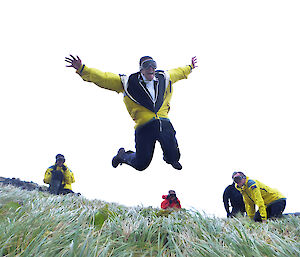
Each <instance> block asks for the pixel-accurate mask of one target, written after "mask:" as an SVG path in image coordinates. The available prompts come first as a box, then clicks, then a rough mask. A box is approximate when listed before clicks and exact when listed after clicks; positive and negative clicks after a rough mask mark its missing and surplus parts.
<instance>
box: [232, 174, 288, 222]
mask: <svg viewBox="0 0 300 257" xmlns="http://www.w3.org/2000/svg"><path fill="white" fill-rule="evenodd" d="M232 179H233V181H234V182H235V184H236V188H237V189H238V190H239V191H240V192H241V193H242V195H243V199H244V203H245V207H246V212H247V215H248V216H249V217H250V218H251V219H254V221H263V222H265V221H266V220H267V218H278V217H281V216H282V212H283V211H284V209H285V205H286V198H285V197H284V196H283V195H282V194H281V193H280V192H279V191H278V190H277V189H273V188H270V187H268V186H266V185H265V184H263V183H261V182H259V181H258V180H252V179H249V178H248V177H247V176H246V175H245V174H244V173H243V172H240V171H239V172H234V173H233V174H232ZM256 205H257V206H258V211H257V212H255V206H256Z"/></svg>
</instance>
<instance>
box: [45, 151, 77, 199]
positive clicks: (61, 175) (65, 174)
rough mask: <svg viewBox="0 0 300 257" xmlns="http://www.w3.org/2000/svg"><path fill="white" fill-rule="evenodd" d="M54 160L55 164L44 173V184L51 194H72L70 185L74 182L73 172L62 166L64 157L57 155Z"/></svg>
mask: <svg viewBox="0 0 300 257" xmlns="http://www.w3.org/2000/svg"><path fill="white" fill-rule="evenodd" d="M55 158H56V162H55V164H54V165H52V166H50V167H49V168H48V169H47V170H46V172H45V177H44V183H46V184H49V191H50V193H51V194H55V195H58V194H69V193H74V192H73V191H72V186H71V184H72V183H74V182H75V179H74V175H73V172H72V171H71V170H70V169H69V168H68V167H67V166H66V165H65V164H64V163H65V157H64V156H63V155H62V154H58V155H56V157H55Z"/></svg>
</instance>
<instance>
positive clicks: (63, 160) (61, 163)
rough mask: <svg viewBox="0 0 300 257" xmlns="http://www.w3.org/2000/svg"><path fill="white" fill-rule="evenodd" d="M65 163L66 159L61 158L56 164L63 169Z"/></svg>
mask: <svg viewBox="0 0 300 257" xmlns="http://www.w3.org/2000/svg"><path fill="white" fill-rule="evenodd" d="M64 162H65V159H63V158H59V159H57V161H56V163H57V166H59V167H61V166H62V165H63V164H64Z"/></svg>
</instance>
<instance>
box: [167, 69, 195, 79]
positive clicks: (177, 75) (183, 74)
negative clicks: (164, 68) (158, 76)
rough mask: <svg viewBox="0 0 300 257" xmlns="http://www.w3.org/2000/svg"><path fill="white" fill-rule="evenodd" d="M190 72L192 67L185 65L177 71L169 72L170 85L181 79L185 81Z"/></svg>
mask: <svg viewBox="0 0 300 257" xmlns="http://www.w3.org/2000/svg"><path fill="white" fill-rule="evenodd" d="M191 72H192V66H191V65H187V66H185V67H180V68H177V69H172V70H169V71H168V73H169V75H170V80H171V82H172V83H175V82H177V81H178V80H181V79H187V77H188V75H189V74H190V73H191Z"/></svg>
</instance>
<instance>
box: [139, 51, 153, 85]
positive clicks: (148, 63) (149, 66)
mask: <svg viewBox="0 0 300 257" xmlns="http://www.w3.org/2000/svg"><path fill="white" fill-rule="evenodd" d="M156 68H157V65H156V62H155V61H154V60H153V58H152V57H150V56H143V57H142V58H141V59H140V71H141V73H142V74H143V75H144V76H145V78H146V79H147V80H150V81H151V80H153V79H154V75H155V69H156Z"/></svg>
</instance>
